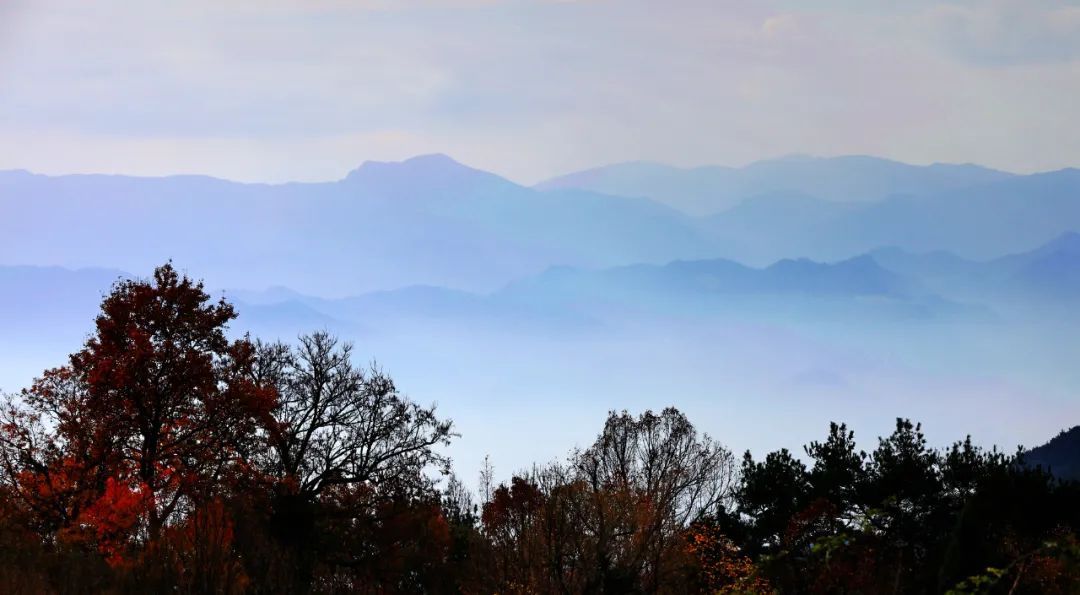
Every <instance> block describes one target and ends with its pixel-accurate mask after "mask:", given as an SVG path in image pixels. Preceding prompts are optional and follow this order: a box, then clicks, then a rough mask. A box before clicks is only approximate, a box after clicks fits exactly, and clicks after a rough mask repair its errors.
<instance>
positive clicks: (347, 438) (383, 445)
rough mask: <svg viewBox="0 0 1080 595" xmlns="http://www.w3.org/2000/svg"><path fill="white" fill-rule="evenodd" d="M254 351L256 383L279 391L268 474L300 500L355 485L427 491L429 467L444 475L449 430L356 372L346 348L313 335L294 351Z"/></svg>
mask: <svg viewBox="0 0 1080 595" xmlns="http://www.w3.org/2000/svg"><path fill="white" fill-rule="evenodd" d="M257 352H258V355H257V358H256V360H257V365H256V367H255V368H256V370H255V374H256V376H257V378H256V380H257V381H259V382H260V383H269V384H271V385H273V386H275V387H276V388H277V392H278V402H277V407H276V408H275V409H274V411H273V418H274V421H273V422H272V423H271V424H270V427H269V428H268V429H267V442H268V443H269V445H270V447H271V454H272V459H273V460H272V461H269V462H268V463H269V467H270V469H271V471H272V472H273V473H274V474H276V475H277V476H278V477H280V478H282V479H284V480H287V481H295V482H296V489H297V492H298V493H299V494H303V495H308V496H315V495H318V494H319V493H321V492H322V491H323V490H325V489H327V488H328V487H331V486H340V485H357V484H366V485H368V486H370V487H372V488H374V489H407V488H409V487H415V486H416V485H417V482H421V483H425V485H426V482H425V479H424V473H425V472H426V471H427V470H429V469H431V468H435V469H437V470H439V471H443V472H446V471H448V469H449V459H447V458H446V457H445V456H444V455H442V454H440V453H439V452H437V451H436V447H437V446H439V445H447V444H449V441H450V439H451V438H452V437H453V436H454V435H455V434H454V433H453V426H452V423H451V422H450V421H448V420H440V419H439V418H438V417H436V414H435V408H434V407H433V406H432V407H429V408H425V407H422V406H420V405H418V404H416V403H414V402H412V401H411V400H409V399H408V398H406V397H404V396H402V395H400V394H399V393H398V391H397V389H396V387H395V386H394V382H393V380H391V379H390V377H389V376H387V375H385V374H384V373H383V372H381V371H380V370H379V369H377V368H375V367H372V368H371V369H363V368H360V367H357V366H355V365H354V364H353V363H352V360H351V355H352V345H351V344H349V343H341V342H339V341H338V340H337V338H335V337H333V336H331V335H329V334H327V333H325V332H316V333H313V334H310V335H304V336H301V337H300V340H299V344H298V345H297V346H295V347H289V346H287V345H283V344H280V343H272V344H266V343H259V344H258V345H257Z"/></svg>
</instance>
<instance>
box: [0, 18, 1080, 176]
mask: <svg viewBox="0 0 1080 595" xmlns="http://www.w3.org/2000/svg"><path fill="white" fill-rule="evenodd" d="M1078 97H1080V1H1059V2H1050V1H1045V0H982V1H978V2H963V1H962V2H956V3H937V2H928V1H924V0H910V1H908V2H885V1H881V0H853V1H849V2H845V1H839V0H831V1H830V0H823V1H820V2H810V1H808V0H801V1H769V0H762V1H754V2H747V1H746V0H663V1H658V0H224V1H223V0H185V1H184V2H175V1H165V0H95V1H94V2H86V1H85V0H0V169H13V168H24V169H29V170H32V171H37V172H41V173H49V174H63V173H76V172H98V173H126V174H135V175H166V174H176V173H201V174H209V175H214V176H218V177H223V178H229V179H234V180H241V181H266V182H282V181H289V180H299V181H317V180H334V179H339V178H341V177H343V176H344V175H345V174H346V172H348V171H349V170H351V169H353V168H354V167H356V166H357V165H358V164H359V163H361V162H363V161H365V160H397V159H403V158H407V157H409V156H413V155H417V154H423V153H432V152H441V153H446V154H449V155H452V156H453V157H455V158H456V159H458V160H460V161H462V162H464V163H467V164H469V165H472V166H475V167H478V168H481V169H485V170H489V171H493V172H496V173H499V174H501V175H504V176H507V177H509V178H510V179H513V180H515V181H518V182H522V183H534V182H537V181H540V180H542V179H545V178H547V177H550V176H553V175H557V174H561V173H566V172H568V171H573V170H577V169H582V168H587V167H592V166H597V165H602V164H606V163H613V162H619V161H626V160H653V161H661V162H665V163H670V164H674V165H682V166H694V165H702V164H724V165H740V164H744V163H748V162H751V161H754V160H758V159H762V158H770V157H776V156H780V155H785V154H789V153H808V154H814V155H825V156H828V155H841V154H873V155H878V156H883V157H890V158H894V159H898V160H902V161H907V162H911V163H931V162H938V161H941V162H974V163H980V164H984V165H988V166H992V167H997V168H1001V169H1006V170H1010V171H1016V172H1031V171H1041V170H1050V169H1058V168H1062V167H1067V166H1077V165H1080V126H1078V125H1076V123H1077V121H1078V120H1080V101H1078V100H1077V98H1078Z"/></svg>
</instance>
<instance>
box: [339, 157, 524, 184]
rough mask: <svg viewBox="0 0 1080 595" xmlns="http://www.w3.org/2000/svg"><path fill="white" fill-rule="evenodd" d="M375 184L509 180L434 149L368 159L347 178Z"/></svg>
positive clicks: (354, 181)
mask: <svg viewBox="0 0 1080 595" xmlns="http://www.w3.org/2000/svg"><path fill="white" fill-rule="evenodd" d="M344 181H346V182H348V183H351V184H363V185H366V186H371V187H376V188H400V187H410V188H414V187H424V188H440V187H448V186H455V185H458V184H462V183H465V184H473V183H478V182H489V183H492V182H494V183H499V182H501V183H506V184H510V183H511V182H509V181H507V180H504V179H503V178H501V177H499V176H497V175H495V174H492V173H488V172H486V171H483V170H479V169H475V168H472V167H469V166H467V165H464V164H462V163H460V162H458V161H456V160H455V159H453V158H452V157H449V156H448V155H444V154H442V153H431V154H426V155H417V156H416V157H410V158H409V159H406V160H404V161H365V162H364V163H363V164H361V165H360V167H358V168H356V169H354V170H353V171H351V172H349V175H348V176H346V177H345V180H344Z"/></svg>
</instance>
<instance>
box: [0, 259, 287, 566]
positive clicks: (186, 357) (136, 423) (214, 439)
mask: <svg viewBox="0 0 1080 595" xmlns="http://www.w3.org/2000/svg"><path fill="white" fill-rule="evenodd" d="M235 316H236V314H235V312H234V311H233V308H232V306H230V305H229V304H227V303H225V302H224V300H221V301H218V302H217V303H213V302H212V301H211V298H210V296H209V295H208V294H207V293H206V291H205V290H204V289H203V285H202V284H201V283H197V282H194V281H192V280H191V279H189V278H188V277H187V276H182V275H180V274H179V273H178V272H177V271H176V270H175V269H174V268H173V267H172V265H171V264H166V265H164V266H161V267H159V268H157V269H156V270H155V271H154V277H153V279H152V280H125V281H120V282H118V283H117V284H116V285H115V286H114V287H113V289H112V292H111V293H110V294H109V295H108V296H106V298H105V299H104V301H103V302H102V305H101V313H100V315H99V316H98V317H97V320H96V325H95V326H96V329H95V333H94V334H93V335H92V336H91V337H90V338H89V339H88V340H87V341H86V343H85V345H84V346H83V348H82V349H81V350H80V351H78V352H76V353H74V354H72V355H71V357H70V361H69V363H68V365H66V366H63V367H61V368H56V369H53V370H49V371H47V372H46V373H45V374H44V375H43V376H42V377H41V378H40V379H39V380H37V381H35V383H34V384H33V386H32V387H31V388H30V389H28V390H25V391H23V393H22V394H21V395H20V398H19V399H14V400H12V401H11V402H9V403H8V405H7V406H6V407H5V411H4V416H5V422H6V423H5V424H4V426H3V429H4V432H3V433H2V438H0V439H2V440H3V445H4V448H3V453H4V454H3V463H4V471H5V472H6V474H7V477H8V480H9V481H10V482H11V483H12V485H13V486H15V487H16V492H17V496H18V497H19V498H20V499H21V500H22V501H24V502H25V503H26V504H27V505H28V506H29V507H30V508H31V509H33V510H35V511H36V512H37V513H38V516H39V518H40V519H41V523H40V524H41V526H43V527H45V528H47V529H49V530H51V531H57V530H59V532H60V537H65V538H78V539H84V540H86V541H90V542H93V543H96V544H97V545H98V546H99V547H100V548H102V549H103V551H106V552H107V553H108V554H110V555H113V556H120V555H121V554H122V552H123V549H124V548H125V547H126V546H128V545H130V543H131V540H133V539H140V538H145V539H148V540H151V541H152V540H154V539H156V538H157V537H158V536H159V535H160V533H161V531H162V529H163V527H165V526H166V525H167V524H169V523H170V522H171V521H173V520H175V519H178V518H180V517H181V516H182V515H183V514H184V513H186V512H189V511H190V510H193V509H194V508H195V505H196V502H197V501H199V500H202V501H205V500H206V499H208V498H209V497H210V496H211V495H213V494H215V493H220V492H222V491H223V490H225V489H227V487H228V486H229V485H230V483H229V482H227V481H225V480H226V479H228V478H230V477H235V476H237V475H239V474H244V473H246V472H247V470H248V465H247V462H246V461H244V460H243V459H242V457H241V456H240V454H241V453H242V452H244V451H246V449H247V447H246V446H245V443H246V442H247V441H248V440H250V437H251V436H252V435H254V433H255V430H256V428H257V427H259V425H261V424H264V423H266V421H267V419H268V415H269V413H270V411H271V410H272V409H273V407H274V392H273V390H272V389H271V388H268V387H264V386H260V385H259V384H257V383H255V382H253V381H252V374H251V371H250V368H251V364H252V358H253V356H254V349H253V347H252V345H251V344H250V343H249V342H248V341H247V340H237V341H231V342H230V341H229V340H228V339H227V338H226V336H225V330H226V328H227V324H228V322H229V321H230V320H232V319H233V318H235ZM140 536H141V537H140Z"/></svg>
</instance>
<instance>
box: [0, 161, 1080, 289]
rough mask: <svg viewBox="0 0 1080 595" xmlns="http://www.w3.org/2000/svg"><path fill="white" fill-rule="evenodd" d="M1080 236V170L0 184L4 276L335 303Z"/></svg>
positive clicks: (852, 169) (937, 168) (38, 178)
mask: <svg viewBox="0 0 1080 595" xmlns="http://www.w3.org/2000/svg"><path fill="white" fill-rule="evenodd" d="M616 194H620V195H616ZM695 205H696V206H695ZM680 209H681V210H680ZM702 213H710V214H708V215H702ZM1075 229H1080V170H1061V171H1057V172H1050V173H1045V174H1036V175H1026V176H1021V175H1014V174H1009V173H1006V172H1000V171H995V170H990V169H986V168H981V167H978V166H972V165H931V166H912V165H906V164H902V163H897V162H893V161H888V160H883V159H876V158H872V157H838V158H828V159H825V158H810V157H790V158H785V159H778V160H771V161H765V162H760V163H756V164H752V165H750V166H747V167H744V168H737V169H736V168H699V169H694V170H679V169H675V168H667V167H664V166H658V165H655V164H623V165H619V166H611V167H609V168H601V169H600V170H590V171H589V172H583V173H579V174H571V175H570V176H564V177H562V178H557V179H555V180H551V181H549V182H545V183H543V184H540V185H538V186H537V187H536V188H527V187H524V186H521V185H518V184H514V183H513V182H510V181H508V180H506V179H504V178H501V177H499V176H496V175H493V174H490V173H487V172H483V171H480V170H476V169H473V168H469V167H466V166H464V165H461V164H460V163H457V162H456V161H454V160H452V159H450V158H449V157H446V156H443V155H428V156H422V157H416V158H413V159H409V160H406V161H403V162H397V163H374V162H369V163H365V164H364V165H362V166H361V167H359V168H358V169H356V170H355V171H353V172H351V173H349V174H348V176H346V177H345V178H344V179H342V180H340V181H337V182H327V183H310V184H299V183H295V184H281V185H266V184H240V183H235V182H228V181H224V180H218V179H213V178H206V177H199V176H175V177H165V178H132V177H125V176H103V175H73V176H59V177H50V176H42V175H35V174H31V173H27V172H23V171H9V172H0V264H8V265H19V264H27V265H62V266H67V267H75V268H82V267H90V266H100V265H103V264H104V265H108V266H114V267H117V268H121V269H124V270H129V271H148V270H150V269H151V268H152V267H153V266H155V265H157V264H160V263H161V262H163V261H165V260H166V259H168V258H173V259H175V260H176V262H177V263H178V264H180V265H181V266H186V267H190V268H191V270H193V271H197V272H198V274H199V275H200V276H204V277H206V278H207V280H208V282H210V283H211V284H212V285H217V286H230V287H247V288H257V287H267V286H270V285H275V284H284V285H287V286H291V287H298V288H304V290H305V291H307V292H310V293H315V294H319V295H331V296H332V295H338V296H341V295H355V294H359V293H366V292H369V291H373V290H379V289H383V290H388V289H394V288H397V287H402V286H409V285H431V286H437V287H445V288H450V289H457V290H463V291H470V292H480V293H483V292H489V291H493V290H496V289H498V288H499V287H502V286H504V285H505V284H507V283H509V282H511V281H513V280H516V279H522V278H525V277H529V276H533V275H536V274H539V273H541V272H542V271H544V270H546V269H548V268H550V267H552V266H567V267H574V268H585V269H596V268H610V267H619V266H629V265H634V264H652V265H659V264H662V263H666V262H670V261H673V260H687V261H689V260H709V259H717V258H724V259H731V260H735V261H739V262H744V263H747V264H750V265H753V266H757V267H763V266H765V265H768V264H770V263H773V262H776V261H778V260H781V259H784V258H792V257H804V258H810V259H813V260H817V261H827V262H833V261H843V260H846V259H849V258H852V257H853V256H857V255H859V254H863V253H866V252H868V251H871V250H874V249H876V248H878V247H880V246H883V245H884V246H895V247H896V248H898V249H901V250H904V251H908V252H915V253H923V252H934V251H947V252H952V253H955V254H957V255H959V256H961V257H963V258H967V259H976V260H990V259H993V258H997V257H1000V256H1002V255H1005V254H1009V253H1016V252H1022V251H1026V250H1030V249H1031V248H1032V247H1033V246H1038V245H1041V244H1044V243H1045V242H1047V241H1049V240H1051V239H1052V238H1054V237H1056V236H1059V235H1060V234H1062V233H1064V232H1067V231H1070V230H1075ZM1061 266H1068V263H1064V264H1060V263H1059V264H1054V263H1052V262H1049V261H1047V262H1045V263H1044V265H1043V268H1042V269H1038V270H1037V269H1035V268H1032V269H1030V270H1029V271H1028V274H1029V275H1030V279H1029V282H1030V283H1031V284H1033V285H1034V284H1036V283H1037V282H1038V281H1037V280H1038V279H1040V278H1041V279H1043V280H1044V281H1046V282H1050V283H1055V282H1056V281H1055V279H1056V275H1057V273H1058V272H1059V268H1060V267H1061Z"/></svg>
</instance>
